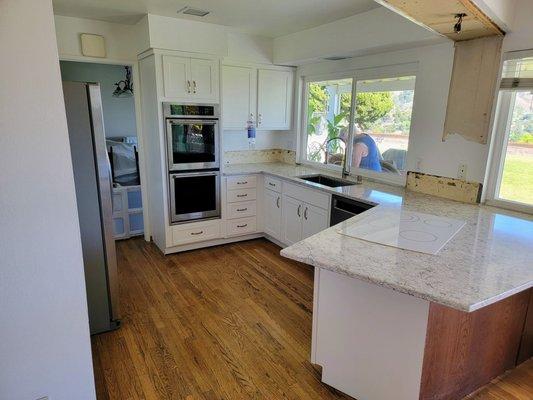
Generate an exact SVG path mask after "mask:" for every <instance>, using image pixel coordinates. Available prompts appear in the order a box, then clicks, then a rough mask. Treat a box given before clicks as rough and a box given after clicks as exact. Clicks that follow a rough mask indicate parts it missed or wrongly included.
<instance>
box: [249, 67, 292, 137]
mask: <svg viewBox="0 0 533 400" xmlns="http://www.w3.org/2000/svg"><path fill="white" fill-rule="evenodd" d="M257 80H258V85H257V90H258V97H257V113H258V115H257V127H258V129H265V130H266V129H272V130H288V129H291V114H292V81H293V73H292V71H276V70H268V69H260V70H259V71H258V78H257Z"/></svg>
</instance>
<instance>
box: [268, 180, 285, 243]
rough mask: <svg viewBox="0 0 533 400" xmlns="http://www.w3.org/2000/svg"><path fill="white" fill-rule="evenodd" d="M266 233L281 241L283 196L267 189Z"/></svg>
mask: <svg viewBox="0 0 533 400" xmlns="http://www.w3.org/2000/svg"><path fill="white" fill-rule="evenodd" d="M264 220H265V222H264V231H265V233H266V234H267V235H270V236H272V237H273V238H274V239H276V240H279V241H281V240H282V237H281V194H280V193H278V192H275V191H274V190H270V189H265V197H264Z"/></svg>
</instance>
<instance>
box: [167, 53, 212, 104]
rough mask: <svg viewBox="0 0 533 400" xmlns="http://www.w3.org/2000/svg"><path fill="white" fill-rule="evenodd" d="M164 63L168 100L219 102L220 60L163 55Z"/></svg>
mask: <svg viewBox="0 0 533 400" xmlns="http://www.w3.org/2000/svg"><path fill="white" fill-rule="evenodd" d="M162 62H163V91H164V95H165V97H166V98H169V99H173V100H180V101H194V102H213V103H216V102H218V86H219V85H218V74H219V72H218V71H219V69H218V60H216V59H208V58H192V57H180V56H173V55H163V59H162Z"/></svg>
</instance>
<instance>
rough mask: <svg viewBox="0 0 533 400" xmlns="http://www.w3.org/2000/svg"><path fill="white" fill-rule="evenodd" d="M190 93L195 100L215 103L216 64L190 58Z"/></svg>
mask: <svg viewBox="0 0 533 400" xmlns="http://www.w3.org/2000/svg"><path fill="white" fill-rule="evenodd" d="M191 83H192V92H193V96H194V98H195V99H196V100H201V101H217V99H218V62H217V61H216V60H204V59H200V58H191Z"/></svg>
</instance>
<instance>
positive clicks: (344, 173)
mask: <svg viewBox="0 0 533 400" xmlns="http://www.w3.org/2000/svg"><path fill="white" fill-rule="evenodd" d="M334 140H340V141H341V142H342V143H344V156H343V157H342V177H343V178H346V177H347V176H349V175H350V170H349V169H348V165H347V158H348V157H347V156H346V155H347V153H348V147H347V145H346V140H344V139H343V138H341V137H340V136H336V137H332V138H330V139H328V140H326V143H325V146H326V164H328V162H329V144H330V143H331V142H332V141H334Z"/></svg>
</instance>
